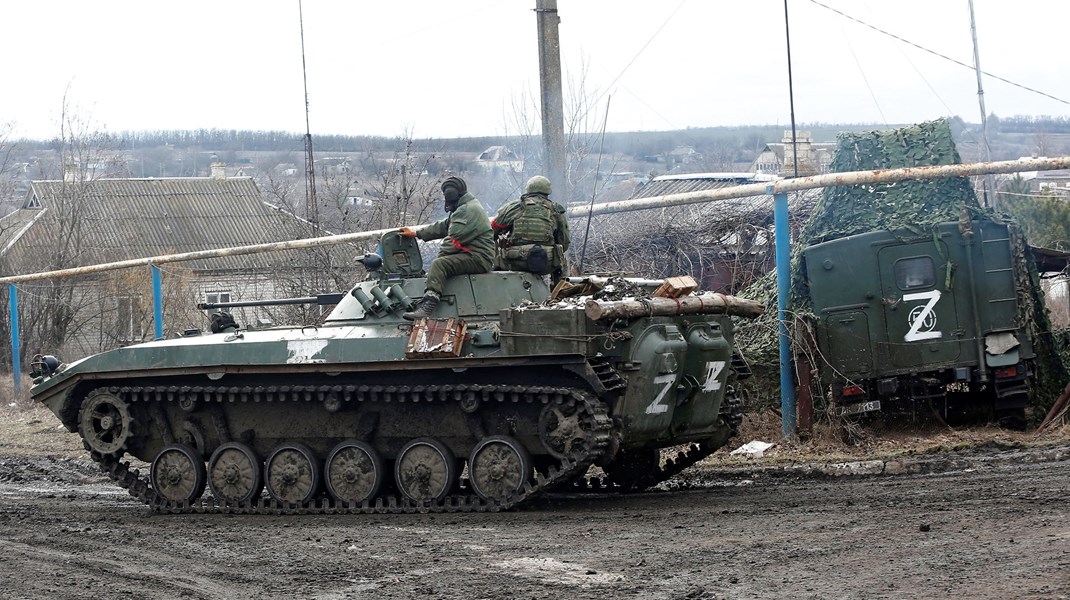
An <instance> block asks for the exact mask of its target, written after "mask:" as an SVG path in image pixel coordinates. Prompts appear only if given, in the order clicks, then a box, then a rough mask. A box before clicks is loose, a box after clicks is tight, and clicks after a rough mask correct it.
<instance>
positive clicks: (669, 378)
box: [646, 374, 676, 415]
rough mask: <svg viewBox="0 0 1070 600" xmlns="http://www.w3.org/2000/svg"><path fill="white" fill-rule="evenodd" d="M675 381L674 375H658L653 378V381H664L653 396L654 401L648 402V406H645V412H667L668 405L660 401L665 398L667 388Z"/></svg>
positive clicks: (655, 413) (651, 413)
mask: <svg viewBox="0 0 1070 600" xmlns="http://www.w3.org/2000/svg"><path fill="white" fill-rule="evenodd" d="M675 381H676V375H672V374H670V375H660V376H658V377H655V378H654V383H655V384H657V383H664V384H665V385H664V386H662V388H661V391H660V392H658V397H657V398H654V401H653V402H651V403H650V406H647V407H646V414H648V415H660V414H661V413H664V412H669V405H668V404H662V403H661V401H662V400H664V399H665V394H668V393H669V388H671V387H672V384H673V383H674V382H675Z"/></svg>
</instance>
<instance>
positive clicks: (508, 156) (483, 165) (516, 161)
mask: <svg viewBox="0 0 1070 600" xmlns="http://www.w3.org/2000/svg"><path fill="white" fill-rule="evenodd" d="M472 162H473V163H474V164H475V166H476V167H478V168H480V169H482V170H483V171H493V170H494V169H505V170H509V171H512V172H514V173H522V172H524V161H523V160H520V157H519V156H517V155H516V153H515V152H513V151H512V150H510V149H509V148H506V147H505V146H491V147H489V148H487V149H486V150H484V151H482V152H480V153H479V156H477V157H476V158H475V160H474V161H472Z"/></svg>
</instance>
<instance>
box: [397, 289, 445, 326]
mask: <svg viewBox="0 0 1070 600" xmlns="http://www.w3.org/2000/svg"><path fill="white" fill-rule="evenodd" d="M436 306H438V296H436V295H435V294H434V293H432V292H428V293H426V294H424V297H423V299H421V300H420V304H419V305H417V307H416V310H413V311H411V312H407V313H404V314H402V315H401V316H402V318H404V319H406V320H409V321H415V320H416V319H426V318H428V317H430V316H431V313H433V312H435V307H436Z"/></svg>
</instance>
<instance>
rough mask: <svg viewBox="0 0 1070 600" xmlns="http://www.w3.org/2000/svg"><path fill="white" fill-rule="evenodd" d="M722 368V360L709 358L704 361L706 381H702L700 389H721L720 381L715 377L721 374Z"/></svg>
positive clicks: (711, 390) (713, 390)
mask: <svg viewBox="0 0 1070 600" xmlns="http://www.w3.org/2000/svg"><path fill="white" fill-rule="evenodd" d="M723 370H724V361H723V360H711V361H710V362H708V363H706V381H704V382H702V391H704V392H716V391H717V390H719V389H721V382H720V381H717V378H718V377H720V376H721V371H723Z"/></svg>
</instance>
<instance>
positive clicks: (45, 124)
mask: <svg viewBox="0 0 1070 600" xmlns="http://www.w3.org/2000/svg"><path fill="white" fill-rule="evenodd" d="M820 2H821V4H824V5H827V6H829V7H831V8H834V9H836V10H839V11H841V12H843V13H845V14H847V15H849V16H850V17H853V18H854V19H857V20H859V21H863V22H865V23H867V24H869V25H872V26H874V27H877V28H880V29H883V30H886V31H888V32H890V33H892V34H895V35H896V36H899V37H901V38H903V39H905V40H907V41H909V42H911V43H913V44H917V45H918V46H923V47H924V48H927V49H929V50H932V51H934V52H937V53H939V54H942V55H945V56H947V57H950V58H952V59H955V60H958V61H960V62H963V63H967V64H971V65H972V62H973V46H972V43H971V38H970V19H969V17H970V15H969V4H968V2H967V0H820ZM535 4H536V2H535V0H412V1H406V0H391V1H385V0H384V1H371V0H362V1H356V0H305V1H304V29H305V52H306V61H307V69H308V94H309V102H310V106H311V112H310V121H311V128H312V132H313V134H317V133H320V134H325V133H338V134H352V135H384V136H396V135H399V134H402V133H403V132H405V131H411V132H412V134H413V135H415V136H417V137H457V136H482V135H502V134H508V133H514V132H515V115H516V113H517V111H516V110H515V109H514V106H516V105H518V104H521V105H522V104H523V103H524V102H523V100H524V98H525V97H526V98H528V99H529V101H530V98H532V97H534V98H537V97H538V55H537V39H536V17H535V13H534V12H533V10H532V9H533V8H534V6H535ZM821 4H818V2H815V1H814V0H789V11H790V14H789V16H790V19H791V21H790V25H791V56H792V63H793V78H794V84H795V86H794V93H795V114H796V119H797V120H798V121H799V122H800V123H808V122H826V123H873V124H878V125H880V124H900V123H914V122H919V121H925V120H931V119H934V118H937V117H940V116H946V115H959V116H961V117H963V118H965V119H966V120H968V121H972V122H977V121H979V118H980V117H979V114H980V113H979V108H978V103H977V80H976V77H975V74H974V72H973V70H972V69H970V68H966V67H963V66H960V65H956V64H954V63H952V62H950V61H948V60H946V59H943V58H939V57H937V56H934V55H932V54H929V53H927V52H925V51H923V50H920V49H918V48H916V47H913V46H911V45H909V44H908V43H905V42H902V41H898V40H895V39H893V38H891V37H888V36H886V35H883V34H881V33H878V32H877V31H874V30H873V29H870V28H868V27H866V26H865V25H862V24H859V23H857V22H854V21H851V20H849V19H848V18H845V17H844V16H841V15H839V14H837V13H836V12H833V11H832V10H830V9H829V8H825V7H823V6H822V5H821ZM974 8H975V11H976V19H977V32H978V37H979V43H980V58H981V67H982V69H983V70H985V71H987V72H989V73H991V74H993V75H996V76H999V77H1002V78H1004V79H1008V80H1011V81H1013V82H1014V83H1017V84H1020V85H1023V86H1026V87H1029V88H1033V89H1035V90H1038V91H1040V92H1044V93H1046V94H1049V95H1051V96H1054V97H1055V98H1057V99H1052V98H1048V97H1045V96H1042V95H1040V94H1037V93H1034V92H1029V91H1025V90H1023V89H1020V88H1018V87H1015V86H1014V85H1010V84H1008V83H1005V82H1002V81H999V80H997V79H994V78H991V77H985V78H984V80H983V81H984V91H985V103H986V106H987V109H988V112H989V113H995V114H997V115H999V116H1013V115H1053V116H1064V117H1065V116H1068V115H1070V105H1068V104H1067V101H1070V67H1068V66H1067V65H1066V61H1065V57H1066V51H1067V42H1066V38H1065V35H1063V29H1065V26H1066V24H1067V23H1070V1H1066V0H1015V1H1013V2H1010V1H1007V0H975V1H974ZM558 10H559V14H560V17H561V26H560V35H561V54H562V63H563V70H564V71H565V74H564V78H565V87H566V95H568V94H569V90H570V89H572V90H573V91H574V93H581V95H582V96H583V97H585V98H587V99H588V100H589V101H590V103H591V104H592V105H593V106H594V110H593V111H592V113H594V114H593V116H592V118H591V119H590V121H589V122H590V123H591V125H590V128H591V129H593V130H597V129H598V128H599V127H600V123H601V119H602V114H603V113H604V112H605V107H606V102H607V98H610V97H611V98H612V100H611V101H610V105H609V120H608V129H609V130H610V131H635V130H665V129H680V128H686V127H705V126H718V125H747V124H751V125H761V124H787V123H789V122H790V108H789V103H788V75H787V66H786V64H787V60H786V56H785V47H786V45H785V39H784V35H785V33H784V3H783V0H734V1H730V0H683V1H681V0H659V1H652V0H647V1H645V2H640V1H635V0H558ZM2 14H3V19H2V25H0V56H2V57H3V58H4V61H3V64H4V73H5V75H6V77H5V80H6V85H5V86H4V92H3V93H2V94H0V124H2V123H7V122H13V123H14V125H15V127H16V129H15V135H16V136H26V137H31V138H49V137H53V136H55V135H57V134H58V132H59V123H58V121H59V116H60V112H61V106H62V102H63V97H64V93H65V91H66V93H67V95H68V98H69V103H70V106H71V107H72V108H73V111H74V112H76V113H77V114H78V115H79V116H80V117H81V118H83V119H88V120H91V121H92V123H93V124H94V125H95V128H97V129H104V130H108V131H112V132H119V131H127V130H156V129H195V128H221V129H254V130H283V131H291V132H300V133H303V132H304V130H305V111H304V91H303V88H302V73H301V41H300V29H299V19H298V1H297V0H225V1H219V0H214V1H203V0H183V1H176V0H171V1H166V0H156V1H145V0H137V1H115V0H112V1H108V2H85V1H84V0H71V1H60V0H34V1H32V2H30V1H26V2H6V3H4V5H3V13H2ZM584 73H586V75H585V76H583V74H584ZM580 80H583V82H584V85H583V89H582V91H578V90H577V88H578V87H579V86H578V85H574V84H571V83H570V82H579V81H580Z"/></svg>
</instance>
